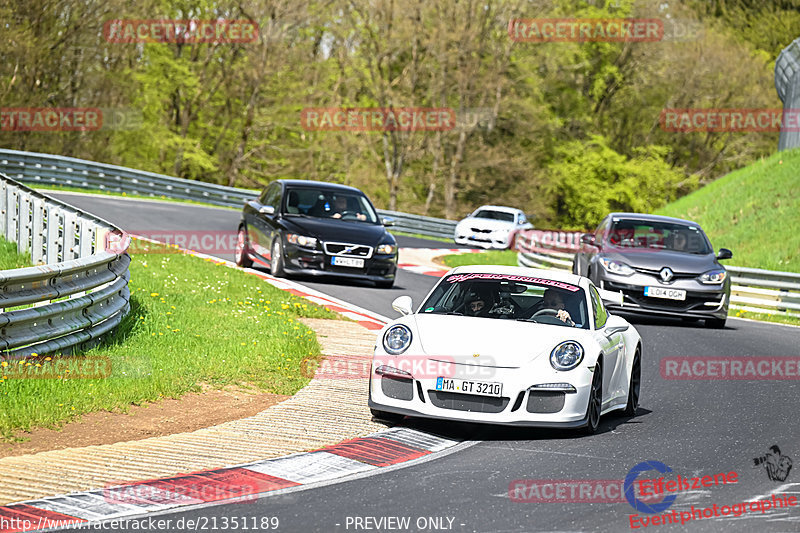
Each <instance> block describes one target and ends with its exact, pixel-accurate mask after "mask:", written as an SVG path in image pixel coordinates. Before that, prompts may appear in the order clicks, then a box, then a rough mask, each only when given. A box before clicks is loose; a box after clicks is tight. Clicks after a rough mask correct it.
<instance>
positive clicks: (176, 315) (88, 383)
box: [0, 253, 337, 441]
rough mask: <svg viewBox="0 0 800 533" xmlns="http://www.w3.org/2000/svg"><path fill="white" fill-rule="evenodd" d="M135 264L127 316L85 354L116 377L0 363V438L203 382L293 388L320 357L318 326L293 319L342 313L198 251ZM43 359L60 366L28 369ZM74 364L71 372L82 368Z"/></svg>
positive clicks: (147, 257) (144, 257) (143, 258)
mask: <svg viewBox="0 0 800 533" xmlns="http://www.w3.org/2000/svg"><path fill="white" fill-rule="evenodd" d="M130 270H131V285H130V288H131V312H130V314H129V315H128V316H127V317H126V318H125V320H124V321H123V323H122V324H121V325H120V326H119V327H118V329H117V331H116V332H115V333H114V334H113V335H112V337H111V338H109V339H108V340H107V342H105V343H103V344H102V345H101V346H98V347H95V348H93V349H92V350H90V351H88V352H86V353H85V354H82V355H86V356H87V357H97V356H99V357H108V358H109V360H110V363H111V374H110V376H109V377H107V378H105V379H66V378H64V376H65V375H66V374H64V372H63V368H61V367H60V368H59V370H60V372H58V373H60V374H63V375H62V377H61V378H60V379H59V378H57V377H56V379H20V378H12V379H2V374H3V373H5V374H6V375H7V376H8V375H11V374H9V372H10V371H11V369H12V368H19V367H18V366H15V365H17V364H18V363H17V362H14V361H10V362H7V363H6V364H7V366H5V367H2V368H0V439H3V440H6V441H10V440H14V439H16V438H19V437H18V435H19V432H20V431H21V430H29V429H30V428H33V427H41V426H44V427H58V426H59V425H61V424H63V423H64V422H66V421H69V420H70V419H72V418H73V417H75V416H76V415H79V414H81V413H89V412H94V411H123V412H124V411H125V410H126V409H127V408H128V407H129V406H131V405H140V404H143V403H146V402H154V401H158V400H159V399H162V398H177V397H180V396H181V395H182V394H183V393H186V392H189V391H200V390H201V384H202V385H206V386H210V387H212V388H222V387H224V386H226V385H237V386H239V387H243V388H254V389H259V390H263V391H266V392H272V393H278V394H293V393H294V392H296V391H297V390H299V389H300V388H301V387H303V386H304V385H305V384H306V383H307V382H308V381H309V379H308V378H307V377H306V376H304V375H303V374H304V372H303V368H304V364H305V361H306V360H307V359H313V360H316V359H318V358H319V357H321V353H320V347H319V344H318V343H317V339H316V336H315V335H314V332H313V331H312V330H311V329H309V328H308V327H306V326H305V325H303V324H302V323H300V322H298V321H297V318H298V317H320V318H336V317H337V315H335V314H334V313H332V312H331V311H329V310H327V309H324V308H321V307H318V306H316V305H314V304H312V303H310V302H307V301H306V300H303V299H301V298H299V297H295V296H293V295H291V294H289V293H287V292H284V291H280V290H278V289H276V288H274V287H272V286H270V285H268V284H267V283H265V282H263V281H261V280H260V279H258V278H257V277H255V276H252V275H249V274H245V273H244V272H242V271H239V270H235V269H232V268H228V267H225V266H217V265H215V264H214V263H212V262H210V261H207V260H203V259H200V258H197V257H192V256H188V255H183V254H175V253H173V254H138V255H136V256H135V257H134V258H133V261H132V263H131V267H130ZM81 360H83V361H86V359H85V358H84V357H75V358H74V359H72V360H71V361H73V362H74V363H73V364H75V365H77V364H78V362H79V361H81ZM59 363H65V364H66V362H65V361H64V360H61V361H59ZM28 364H30V365H31V367H28V366H27V365H28ZM37 364H41V365H43V366H42V367H41V368H40V369H39V371H41V370H44V369H53V368H55V367H52V366H50V367H48V366H47V365H53V361H47V360H45V357H44V356H38V357H32V358H29V359H28V361H27V362H26V363H25V365H26V366H25V367H24V368H25V369H26V370H27V371H33V370H36V369H37V367H36V365H37ZM0 365H1V363H0ZM67 368H70V367H67ZM71 368H72V369H73V370H72V372H71V373H72V375H75V374H76V373H77V372H79V368H78V367H77V366H75V367H71Z"/></svg>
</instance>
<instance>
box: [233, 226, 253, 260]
mask: <svg viewBox="0 0 800 533" xmlns="http://www.w3.org/2000/svg"><path fill="white" fill-rule="evenodd" d="M249 247H250V244H249V243H248V242H247V230H245V228H244V226H242V227H240V228H239V233H237V234H236V249H235V250H234V251H233V258H234V259H235V260H236V264H237V265H239V266H240V267H244V268H249V267H251V266H253V260H252V259H250V255H249V254H248V253H247V249H248V248H249Z"/></svg>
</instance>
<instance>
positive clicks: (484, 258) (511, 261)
mask: <svg viewBox="0 0 800 533" xmlns="http://www.w3.org/2000/svg"><path fill="white" fill-rule="evenodd" d="M443 261H444V263H445V264H446V265H447V266H449V267H451V268H453V267H457V266H465V265H513V266H517V252H516V251H514V250H486V251H483V252H480V253H468V254H457V255H446V256H445V257H444V258H443Z"/></svg>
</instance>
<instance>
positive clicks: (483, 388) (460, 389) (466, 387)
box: [436, 378, 503, 397]
mask: <svg viewBox="0 0 800 533" xmlns="http://www.w3.org/2000/svg"><path fill="white" fill-rule="evenodd" d="M436 390H440V391H444V392H456V393H461V394H477V395H478V396H495V397H498V396H502V395H503V384H502V383H498V382H495V381H471V380H467V379H451V378H436Z"/></svg>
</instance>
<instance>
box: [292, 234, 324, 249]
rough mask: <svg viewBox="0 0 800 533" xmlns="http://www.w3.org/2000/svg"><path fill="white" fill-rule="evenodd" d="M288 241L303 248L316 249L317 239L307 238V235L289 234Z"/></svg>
mask: <svg viewBox="0 0 800 533" xmlns="http://www.w3.org/2000/svg"><path fill="white" fill-rule="evenodd" d="M286 240H287V241H288V242H290V243H291V244H296V245H297V246H302V247H303V248H316V247H317V239H315V238H314V237H307V236H305V235H298V234H297V233H287V234H286Z"/></svg>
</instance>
